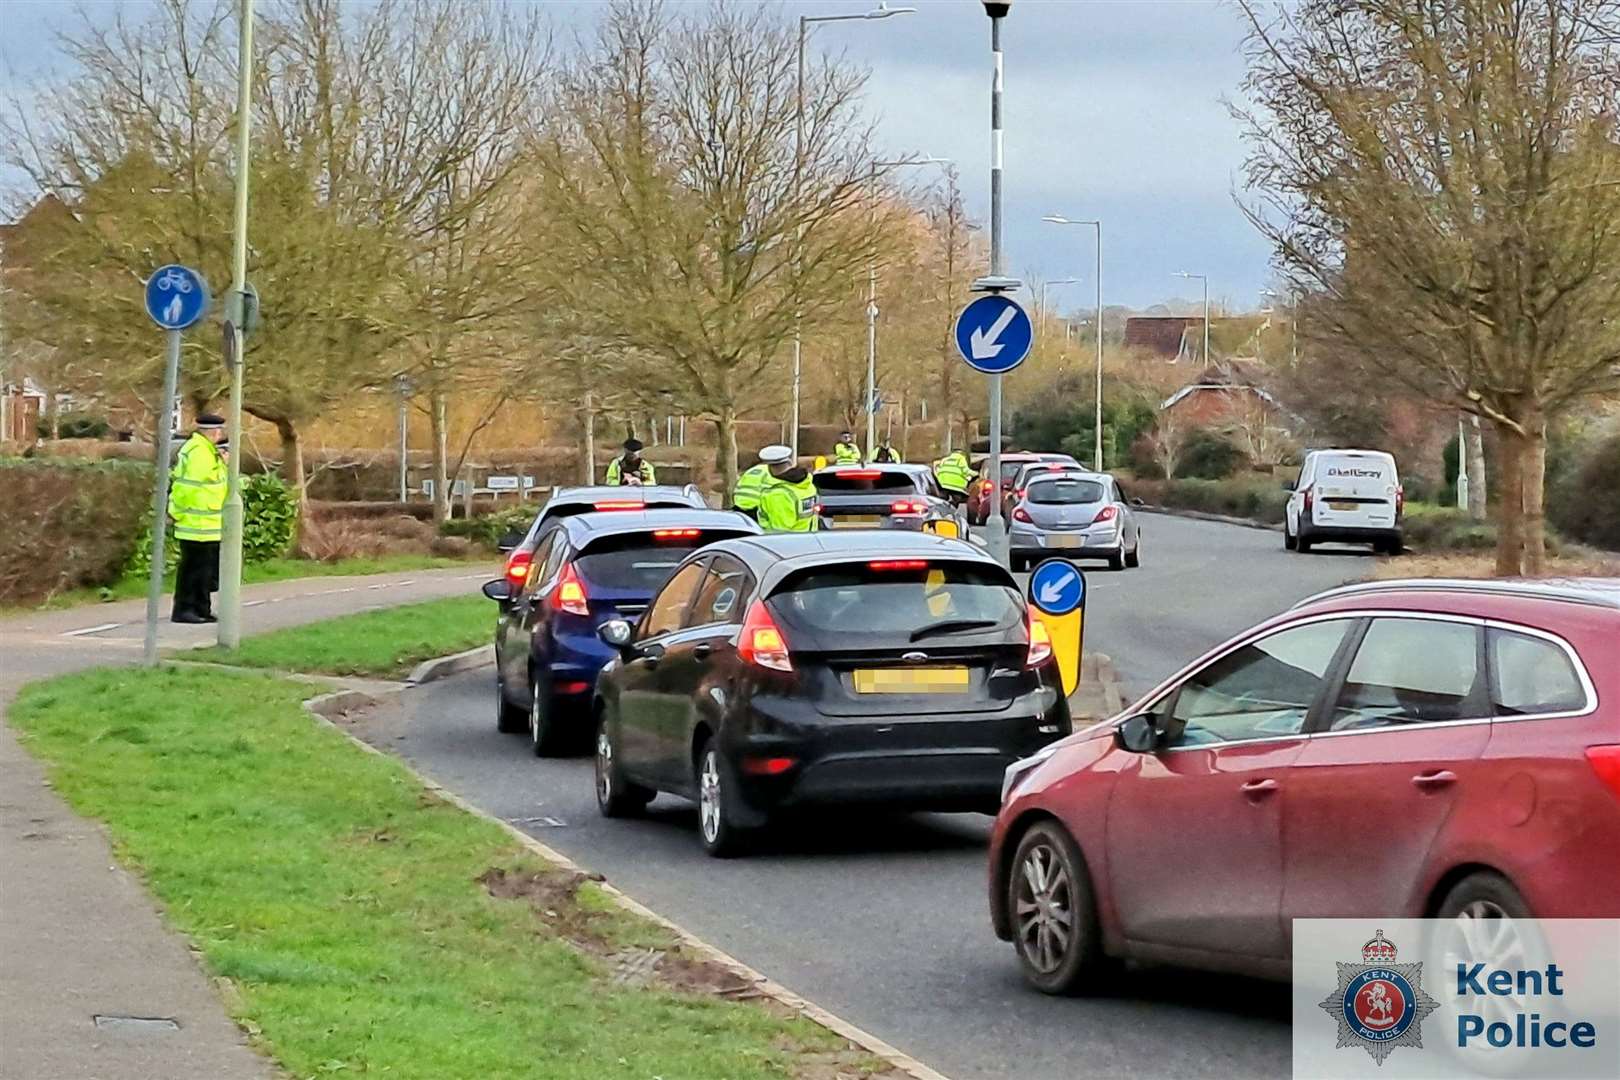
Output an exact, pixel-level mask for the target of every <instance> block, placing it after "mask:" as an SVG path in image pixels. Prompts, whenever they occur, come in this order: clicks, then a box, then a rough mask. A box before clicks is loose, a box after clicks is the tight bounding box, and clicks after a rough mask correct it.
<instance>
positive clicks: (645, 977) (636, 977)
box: [608, 949, 664, 986]
mask: <svg viewBox="0 0 1620 1080" xmlns="http://www.w3.org/2000/svg"><path fill="white" fill-rule="evenodd" d="M608 960H609V961H610V962H611V963H612V964H613V975H612V976H611V978H612V980H613V981H614V982H616V983H619V984H620V985H623V986H645V985H646V984H647V983H649V982H651V981H652V977H653V975H654V973H656V972H657V971H658V965H659V964H661V963H663V961H664V954H663V953H662V952H659V951H658V950H657V949H626V950H625V951H623V952H617V953H614V954H613V955H612V956H610V957H608Z"/></svg>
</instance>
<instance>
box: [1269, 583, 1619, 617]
mask: <svg viewBox="0 0 1620 1080" xmlns="http://www.w3.org/2000/svg"><path fill="white" fill-rule="evenodd" d="M1389 599H1401V600H1417V599H1422V600H1426V601H1428V602H1429V603H1430V604H1433V605H1435V606H1438V607H1440V608H1442V609H1444V610H1447V611H1458V612H1471V613H1478V608H1479V605H1480V602H1481V601H1487V602H1488V601H1489V600H1491V599H1496V600H1540V601H1547V602H1552V603H1565V604H1583V605H1587V606H1591V607H1599V608H1607V609H1610V610H1614V611H1620V578H1544V579H1539V580H1535V581H1530V580H1523V579H1473V578H1407V579H1402V580H1396V581H1369V582H1363V583H1361V584H1358V585H1343V586H1340V587H1339V588H1337V589H1329V590H1328V591H1327V592H1323V593H1318V594H1317V595H1315V596H1312V597H1308V598H1306V599H1304V600H1301V601H1300V602H1299V603H1297V604H1295V605H1294V609H1295V610H1296V611H1297V610H1299V609H1301V608H1313V607H1319V606H1327V605H1330V604H1334V603H1335V602H1337V601H1344V600H1352V601H1364V600H1365V601H1376V600H1389Z"/></svg>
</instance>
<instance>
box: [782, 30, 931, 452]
mask: <svg viewBox="0 0 1620 1080" xmlns="http://www.w3.org/2000/svg"><path fill="white" fill-rule="evenodd" d="M916 10H917V9H916V8H912V7H890V6H889V5H888V4H887V3H879V4H878V6H877V7H875V8H873V9H872V10H870V11H861V12H851V13H849V14H847V15H800V16H799V54H798V82H797V90H796V93H795V96H794V106H793V199H794V202H795V203H797V202H798V200H799V195H800V185H801V183H802V181H803V173H804V46H805V40H806V39H807V38H808V37H809V34H810V24H811V23H826V22H854V21H857V20H862V21H872V20H877V19H887V18H888V17H889V16H891V15H910V14H913V13H914V12H916ZM794 212H795V213H796V214H797V213H799V210H798V208H797V207H795V210H794ZM797 231H798V234H799V237H800V238H802V237H803V235H804V219H803V215H802V214H800V218H799V225H798V228H797ZM794 246H795V249H797V247H798V244H797V243H795V245H794ZM798 255H799V253H798V251H797V250H795V252H794V262H793V270H794V277H795V278H797V276H798V270H799V261H798ZM796 285H797V282H796V281H795V286H796ZM802 318H803V312H802V311H801V310H799V309H797V308H795V310H794V312H793V430H792V434H791V435H790V436H789V438H788V446H790V447H792V449H793V455H794V457H798V454H799V395H800V388H801V386H802V366H801V363H800V361H801V357H802V354H803V339H802V336H801V333H800V327H799V322H800V320H801V319H802ZM868 449H870V445H868Z"/></svg>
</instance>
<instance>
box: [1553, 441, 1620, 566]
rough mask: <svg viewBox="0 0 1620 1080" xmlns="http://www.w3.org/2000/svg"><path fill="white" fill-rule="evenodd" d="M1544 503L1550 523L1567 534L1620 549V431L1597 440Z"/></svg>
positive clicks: (1599, 545)
mask: <svg viewBox="0 0 1620 1080" xmlns="http://www.w3.org/2000/svg"><path fill="white" fill-rule="evenodd" d="M1547 503H1548V512H1549V514H1550V515H1551V517H1552V519H1553V524H1555V525H1557V526H1558V528H1560V529H1562V530H1563V531H1564V532H1566V533H1568V534H1569V535H1570V536H1572V537H1574V538H1575V539H1577V540H1581V541H1584V542H1586V543H1588V544H1593V545H1596V546H1597V547H1602V548H1608V549H1609V550H1610V551H1620V435H1611V436H1609V437H1608V438H1607V439H1601V440H1599V441H1598V443H1597V445H1596V446H1594V447H1593V448H1592V449H1591V450H1590V451H1589V452H1588V453H1587V455H1586V457H1585V459H1584V460H1582V461H1581V462H1580V464H1578V465H1577V466H1575V467H1574V468H1573V469H1571V470H1570V471H1569V472H1568V473H1567V474H1566V476H1565V478H1564V479H1563V481H1562V482H1560V483H1558V484H1557V485H1556V486H1555V487H1553V488H1552V489H1551V490H1550V491H1549V498H1548V500H1547Z"/></svg>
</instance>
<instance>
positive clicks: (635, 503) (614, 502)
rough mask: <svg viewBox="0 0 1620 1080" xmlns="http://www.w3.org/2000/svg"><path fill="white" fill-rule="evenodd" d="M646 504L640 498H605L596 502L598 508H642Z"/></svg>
mask: <svg viewBox="0 0 1620 1080" xmlns="http://www.w3.org/2000/svg"><path fill="white" fill-rule="evenodd" d="M645 505H646V504H645V503H643V502H642V501H641V500H640V499H605V500H603V501H602V502H599V503H597V504H596V508H597V509H598V510H640V509H641V508H642V507H644V506H645Z"/></svg>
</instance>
